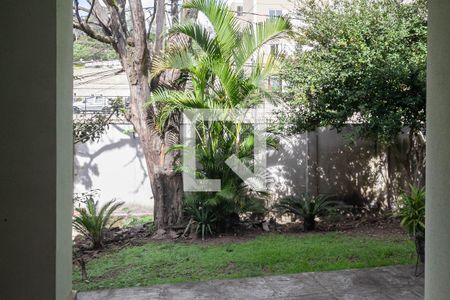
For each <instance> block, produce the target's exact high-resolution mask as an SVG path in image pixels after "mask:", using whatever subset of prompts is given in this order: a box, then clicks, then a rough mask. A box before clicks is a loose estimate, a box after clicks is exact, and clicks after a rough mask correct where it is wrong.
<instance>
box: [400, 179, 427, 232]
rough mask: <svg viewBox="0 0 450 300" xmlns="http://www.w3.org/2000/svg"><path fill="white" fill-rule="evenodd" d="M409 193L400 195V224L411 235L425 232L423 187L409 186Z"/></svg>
mask: <svg viewBox="0 0 450 300" xmlns="http://www.w3.org/2000/svg"><path fill="white" fill-rule="evenodd" d="M409 188H410V191H409V193H404V194H403V195H402V196H401V197H400V203H399V204H400V205H399V211H398V216H399V217H400V218H401V222H400V224H401V225H402V226H403V227H404V228H405V229H406V230H407V231H408V232H409V233H410V234H411V235H412V236H416V235H417V234H421V233H424V232H425V188H419V187H416V186H414V185H410V186H409Z"/></svg>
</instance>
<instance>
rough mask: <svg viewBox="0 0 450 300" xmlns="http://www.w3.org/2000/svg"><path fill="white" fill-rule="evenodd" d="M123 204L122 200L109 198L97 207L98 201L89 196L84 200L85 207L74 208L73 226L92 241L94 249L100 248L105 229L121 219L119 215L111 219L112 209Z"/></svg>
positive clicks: (114, 209)
mask: <svg viewBox="0 0 450 300" xmlns="http://www.w3.org/2000/svg"><path fill="white" fill-rule="evenodd" d="M123 204H124V202H118V203H115V200H111V201H108V202H107V203H105V204H104V205H103V206H102V207H100V209H99V208H98V201H95V200H94V199H93V198H92V197H91V198H89V199H88V200H87V201H86V207H81V208H80V207H78V208H75V212H76V215H75V216H74V218H73V221H72V224H73V227H74V228H75V229H76V230H77V231H78V232H79V233H80V234H82V235H83V236H84V237H85V238H87V239H89V240H90V241H91V242H92V245H93V248H94V249H98V248H101V247H102V242H103V239H104V234H105V231H106V230H107V229H109V228H111V227H112V226H113V225H114V224H115V223H117V222H118V221H120V220H121V219H123V218H121V217H117V218H114V220H113V219H112V214H113V213H114V211H116V210H117V209H118V208H120V207H121V206H122V205H123Z"/></svg>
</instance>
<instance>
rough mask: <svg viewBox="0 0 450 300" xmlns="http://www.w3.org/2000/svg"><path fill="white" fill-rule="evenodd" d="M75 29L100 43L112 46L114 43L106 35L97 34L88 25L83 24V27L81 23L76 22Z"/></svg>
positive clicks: (74, 23)
mask: <svg viewBox="0 0 450 300" xmlns="http://www.w3.org/2000/svg"><path fill="white" fill-rule="evenodd" d="M73 28H76V29H79V30H81V31H83V32H84V33H86V34H87V35H88V36H89V37H91V38H93V39H95V40H97V41H100V42H102V43H106V44H112V43H113V39H112V38H111V37H109V36H106V35H102V34H98V33H97V32H95V30H93V29H92V28H91V27H90V26H89V25H87V24H83V25H81V24H80V23H78V22H76V21H74V22H73Z"/></svg>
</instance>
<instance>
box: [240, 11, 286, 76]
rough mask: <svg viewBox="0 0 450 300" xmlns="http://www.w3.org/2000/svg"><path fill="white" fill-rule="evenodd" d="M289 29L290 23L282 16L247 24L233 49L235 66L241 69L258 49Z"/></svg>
mask: <svg viewBox="0 0 450 300" xmlns="http://www.w3.org/2000/svg"><path fill="white" fill-rule="evenodd" d="M291 29H292V25H291V23H290V22H289V20H288V19H286V18H284V17H277V18H269V19H267V20H266V21H264V22H261V23H258V24H256V25H255V26H253V25H251V24H250V25H248V26H247V27H246V28H245V29H244V31H243V32H242V35H241V38H240V40H239V42H238V43H237V45H236V48H235V49H234V62H235V64H236V67H237V68H238V69H242V68H243V67H244V65H245V63H246V62H247V61H248V60H249V59H250V58H251V57H252V56H253V54H254V53H255V52H256V51H257V50H258V49H260V48H261V47H262V46H264V45H265V44H267V43H268V42H269V41H271V40H274V39H275V38H277V37H279V36H280V35H282V34H286V33H289V31H290V30H291Z"/></svg>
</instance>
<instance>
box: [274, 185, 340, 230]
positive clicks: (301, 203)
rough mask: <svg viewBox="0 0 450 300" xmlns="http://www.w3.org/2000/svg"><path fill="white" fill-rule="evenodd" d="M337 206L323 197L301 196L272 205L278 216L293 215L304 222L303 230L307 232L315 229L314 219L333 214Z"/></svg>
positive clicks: (288, 198)
mask: <svg viewBox="0 0 450 300" xmlns="http://www.w3.org/2000/svg"><path fill="white" fill-rule="evenodd" d="M338 204H339V203H338V202H336V201H331V200H330V198H329V197H328V196H325V195H319V196H311V195H309V194H303V195H302V196H300V197H292V196H291V197H286V198H283V199H281V200H280V202H279V203H277V204H275V205H274V208H275V210H276V211H277V212H278V213H280V214H293V215H295V216H297V217H299V218H300V219H302V220H303V222H304V229H305V230H306V231H309V230H314V229H315V225H316V221H315V218H316V217H320V216H326V215H329V214H331V213H334V212H335V211H336V206H337V205H338Z"/></svg>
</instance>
